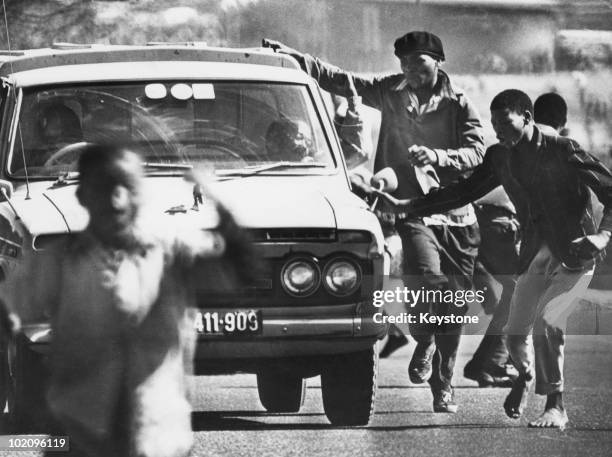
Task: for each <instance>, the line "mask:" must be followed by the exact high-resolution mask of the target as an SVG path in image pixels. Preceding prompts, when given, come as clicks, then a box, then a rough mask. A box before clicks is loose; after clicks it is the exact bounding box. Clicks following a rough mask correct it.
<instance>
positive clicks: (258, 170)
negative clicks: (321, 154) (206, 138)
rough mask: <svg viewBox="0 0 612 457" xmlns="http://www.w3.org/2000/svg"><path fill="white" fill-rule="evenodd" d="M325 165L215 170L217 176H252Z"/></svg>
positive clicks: (306, 164)
mask: <svg viewBox="0 0 612 457" xmlns="http://www.w3.org/2000/svg"><path fill="white" fill-rule="evenodd" d="M326 167H327V164H325V163H321V162H274V163H268V164H265V165H259V166H256V167H251V168H239V169H236V170H216V171H215V174H216V175H217V176H252V175H257V174H260V173H265V172H267V171H273V170H280V169H283V168H326Z"/></svg>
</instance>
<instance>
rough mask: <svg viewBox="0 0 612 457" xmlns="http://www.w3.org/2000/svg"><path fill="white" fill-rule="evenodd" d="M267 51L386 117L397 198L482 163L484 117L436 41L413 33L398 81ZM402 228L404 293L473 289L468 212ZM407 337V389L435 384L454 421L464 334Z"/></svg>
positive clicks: (420, 330)
mask: <svg viewBox="0 0 612 457" xmlns="http://www.w3.org/2000/svg"><path fill="white" fill-rule="evenodd" d="M263 45H264V46H268V47H271V48H274V49H276V50H277V51H278V52H283V53H286V54H289V55H292V56H293V57H294V58H295V59H296V60H298V62H300V64H301V66H302V68H303V69H304V71H306V72H307V73H308V74H309V75H310V76H312V77H313V78H314V79H316V80H317V81H318V82H319V84H320V86H321V87H322V88H323V89H325V90H327V91H329V92H332V93H335V94H338V95H343V96H347V95H349V84H348V79H349V78H352V79H353V81H354V85H355V88H356V90H357V93H358V95H360V96H361V97H362V100H363V102H364V103H365V104H367V105H369V106H372V107H374V108H376V109H378V110H380V111H381V126H380V136H379V139H378V146H377V152H376V158H375V162H374V171H378V170H381V169H383V168H385V167H391V168H393V169H394V170H395V172H396V174H397V176H398V181H399V186H398V188H397V190H396V191H395V192H394V193H393V195H394V196H396V197H399V198H412V197H416V196H420V195H423V194H425V193H427V192H428V191H429V190H430V187H429V186H427V185H425V184H424V183H426V182H429V183H431V181H432V180H431V179H422V178H423V176H428V177H429V178H431V177H433V178H434V179H435V180H437V181H438V183H439V185H441V186H444V185H446V184H449V183H451V182H453V181H455V180H457V179H458V178H460V177H461V176H462V175H464V174H465V173H466V172H469V170H471V169H472V168H474V167H476V166H477V165H479V164H480V163H481V162H482V160H483V156H484V141H483V136H482V133H481V128H482V126H481V122H480V118H479V116H478V114H477V112H476V110H475V108H474V106H473V104H472V103H471V101H470V100H469V99H468V98H467V97H466V95H465V93H464V92H463V91H461V90H459V89H457V88H456V87H454V86H453V85H452V84H451V83H450V79H449V77H448V75H447V74H446V73H445V72H444V71H442V70H441V69H440V65H441V64H442V62H443V61H444V60H445V56H444V49H443V46H442V41H441V40H440V38H438V37H437V36H436V35H434V34H432V33H429V32H422V31H414V32H409V33H407V34H405V35H404V36H402V37H400V38H398V39H397V40H396V41H395V55H396V56H397V57H398V59H399V61H400V66H401V73H397V74H393V75H380V76H373V77H364V76H361V75H356V74H352V73H349V72H347V71H345V70H341V69H340V68H337V67H334V66H332V65H330V64H327V63H325V62H322V61H321V60H320V59H317V58H315V57H313V56H310V55H308V54H302V53H300V52H298V51H296V50H294V49H291V48H288V47H287V46H285V45H283V44H282V43H279V42H276V41H272V40H267V39H264V40H263ZM373 184H378V183H376V182H375V181H374V182H373ZM396 227H397V230H398V233H399V235H400V237H401V239H402V245H403V252H404V274H405V275H406V276H405V278H404V282H405V285H406V287H408V288H411V289H414V290H419V289H421V288H424V289H425V290H433V291H442V292H446V291H448V290H452V291H461V290H463V289H465V288H471V286H472V284H471V282H472V275H473V270H474V262H475V258H476V255H477V252H478V244H479V241H480V236H479V233H478V225H477V223H476V216H475V215H474V210H473V208H472V206H471V205H467V206H464V207H462V208H459V209H455V210H452V211H449V212H448V213H444V214H436V215H433V216H431V217H427V218H412V217H411V218H404V219H400V220H398V222H397V224H396ZM432 295H434V294H432ZM438 296H439V295H438ZM464 310H465V306H464V307H463V308H460V307H458V306H456V305H455V304H454V303H450V304H448V303H418V304H417V305H416V307H414V308H411V309H409V310H408V311H409V312H412V313H415V314H416V315H417V319H418V315H419V314H423V313H425V312H431V313H434V314H438V315H448V314H463V313H464V312H465V311H464ZM410 332H411V334H412V336H413V337H414V339H415V340H416V341H417V347H416V348H415V351H414V356H413V358H412V361H411V362H410V366H409V367H408V373H409V376H410V380H411V381H412V382H413V383H417V384H420V383H424V382H425V381H429V384H430V386H431V391H432V393H433V398H434V401H433V409H434V411H435V412H456V411H457V405H456V404H455V401H454V392H453V387H452V376H453V370H454V365H455V358H456V355H457V347H458V345H459V339H460V334H461V326H460V325H457V324H442V325H432V324H411V325H410Z"/></svg>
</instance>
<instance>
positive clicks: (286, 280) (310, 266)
mask: <svg viewBox="0 0 612 457" xmlns="http://www.w3.org/2000/svg"><path fill="white" fill-rule="evenodd" d="M281 279H282V284H283V287H284V289H285V290H286V291H287V293H289V294H290V295H294V296H300V297H305V296H307V295H311V294H312V293H314V292H315V291H316V290H317V288H318V287H319V282H320V281H321V273H320V272H319V267H318V266H317V265H316V264H314V263H313V262H310V261H308V260H304V259H299V260H292V261H290V262H288V263H287V264H286V265H285V266H284V267H283V271H282V272H281Z"/></svg>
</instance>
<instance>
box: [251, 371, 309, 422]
mask: <svg viewBox="0 0 612 457" xmlns="http://www.w3.org/2000/svg"><path fill="white" fill-rule="evenodd" d="M257 390H258V392H259V400H260V401H261V404H262V405H263V407H264V408H266V411H268V412H269V413H297V412H298V411H299V410H300V408H301V407H302V405H303V404H304V398H305V397H306V380H305V379H302V378H301V377H300V376H293V375H289V374H286V373H278V372H272V371H270V372H268V371H267V372H264V373H258V374H257Z"/></svg>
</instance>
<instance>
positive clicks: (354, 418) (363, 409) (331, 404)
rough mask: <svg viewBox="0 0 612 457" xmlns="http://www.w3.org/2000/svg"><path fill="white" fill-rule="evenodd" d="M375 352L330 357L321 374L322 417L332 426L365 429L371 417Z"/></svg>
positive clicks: (376, 359)
mask: <svg viewBox="0 0 612 457" xmlns="http://www.w3.org/2000/svg"><path fill="white" fill-rule="evenodd" d="M377 376H378V351H377V350H376V347H372V348H370V349H367V350H365V351H360V352H354V353H350V354H339V355H335V356H333V357H332V358H331V359H330V360H329V363H328V364H327V366H326V367H325V368H324V370H323V372H322V373H321V391H322V394H323V408H324V409H325V415H326V416H327V418H328V419H329V421H330V422H331V423H332V424H333V425H367V424H368V423H369V422H370V419H371V418H372V415H373V414H374V399H375V398H376V388H377V380H376V378H377Z"/></svg>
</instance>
